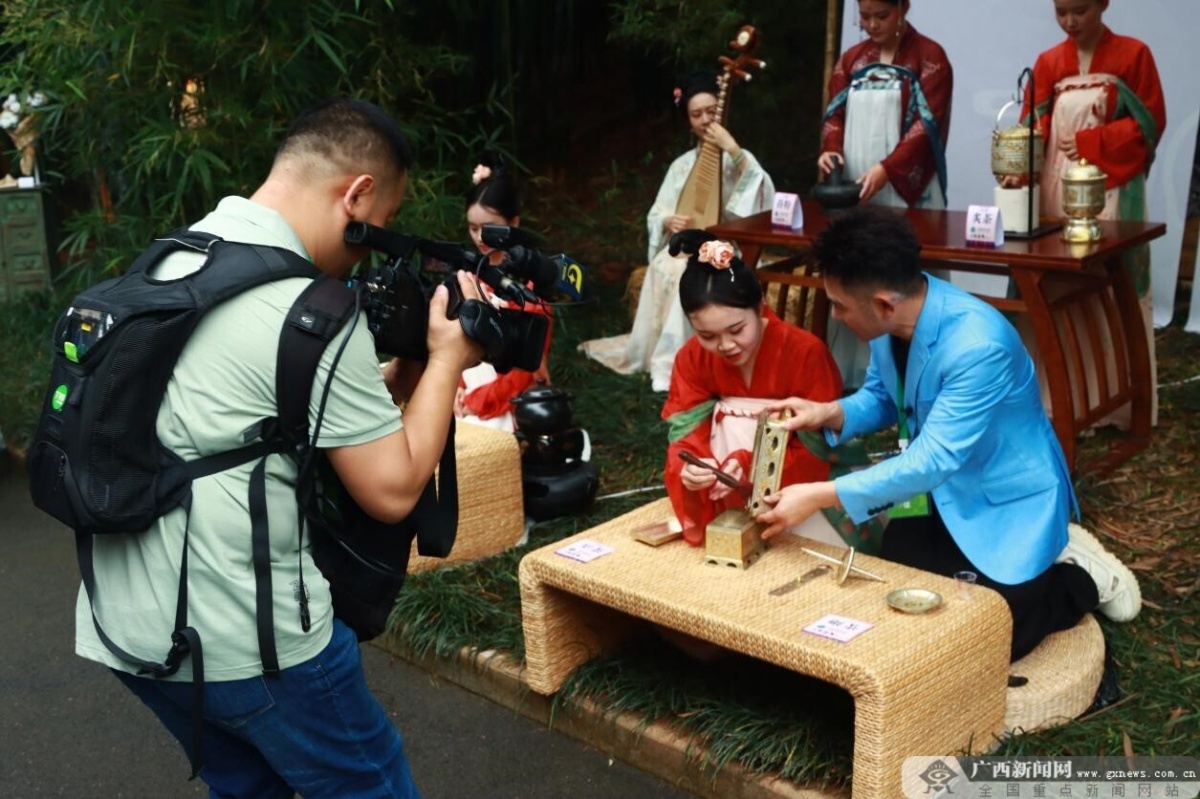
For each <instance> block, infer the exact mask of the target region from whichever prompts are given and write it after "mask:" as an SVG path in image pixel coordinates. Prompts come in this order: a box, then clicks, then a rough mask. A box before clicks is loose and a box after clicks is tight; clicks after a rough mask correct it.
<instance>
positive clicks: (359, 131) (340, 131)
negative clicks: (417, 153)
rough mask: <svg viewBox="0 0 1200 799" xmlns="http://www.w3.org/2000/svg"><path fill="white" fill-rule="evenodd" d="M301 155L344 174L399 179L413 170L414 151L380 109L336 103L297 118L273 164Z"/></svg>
mask: <svg viewBox="0 0 1200 799" xmlns="http://www.w3.org/2000/svg"><path fill="white" fill-rule="evenodd" d="M291 155H298V156H301V155H304V156H310V157H315V158H320V159H324V160H326V161H328V162H331V163H333V164H334V165H335V166H336V167H337V168H339V169H342V170H345V171H346V172H359V171H362V172H380V173H382V174H383V175H386V176H389V177H392V178H394V179H397V180H398V179H399V178H400V177H401V176H403V175H404V174H405V173H406V172H408V170H409V168H410V167H411V166H412V162H413V155H412V148H411V147H409V144H408V139H406V138H405V136H404V132H403V131H402V130H401V129H400V125H399V123H397V122H396V120H395V119H393V118H392V117H391V116H390V115H389V114H388V113H387V112H385V111H384V110H383V109H381V108H380V107H379V106H377V105H374V104H373V103H369V102H367V101H365V100H356V99H353V98H348V97H339V98H333V99H329V100H323V101H322V102H319V103H317V104H316V105H313V106H310V107H309V108H307V109H306V110H304V111H303V112H301V113H300V115H299V116H298V117H296V119H295V120H294V121H293V122H292V124H291V126H290V127H289V128H288V130H287V133H286V134H284V137H283V142H282V143H281V144H280V145H279V149H278V150H277V151H276V153H275V159H276V160H279V159H280V158H282V157H285V156H291Z"/></svg>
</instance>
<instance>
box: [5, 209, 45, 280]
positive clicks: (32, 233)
mask: <svg viewBox="0 0 1200 799" xmlns="http://www.w3.org/2000/svg"><path fill="white" fill-rule="evenodd" d="M49 285H50V252H49V248H48V246H47V244H46V217H45V214H44V213H43V212H42V193H41V191H39V190H37V189H0V302H5V301H7V300H9V299H11V298H13V297H15V296H16V295H17V294H19V293H21V292H22V291H30V290H40V289H43V288H47V287H48V286H49Z"/></svg>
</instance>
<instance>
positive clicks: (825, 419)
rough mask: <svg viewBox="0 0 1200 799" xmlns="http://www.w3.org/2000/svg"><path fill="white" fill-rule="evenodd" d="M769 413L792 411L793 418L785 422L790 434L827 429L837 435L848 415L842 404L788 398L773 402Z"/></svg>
mask: <svg viewBox="0 0 1200 799" xmlns="http://www.w3.org/2000/svg"><path fill="white" fill-rule="evenodd" d="M766 410H767V412H768V413H771V414H781V413H783V412H785V411H790V412H791V414H792V415H791V416H790V417H788V418H786V419H784V420H783V424H784V427H786V428H787V429H788V431H789V432H794V431H796V430H819V429H821V428H822V427H827V428H829V429H830V430H832V431H834V432H835V433H839V432H841V430H842V424H843V423H844V422H845V421H846V415H845V413H844V412H843V410H842V404H841V403H840V402H813V401H812V400H806V399H800V398H799V397H788V398H787V399H785V400H779V401H778V402H773V403H771V404H770V405H768V406H767V408H766Z"/></svg>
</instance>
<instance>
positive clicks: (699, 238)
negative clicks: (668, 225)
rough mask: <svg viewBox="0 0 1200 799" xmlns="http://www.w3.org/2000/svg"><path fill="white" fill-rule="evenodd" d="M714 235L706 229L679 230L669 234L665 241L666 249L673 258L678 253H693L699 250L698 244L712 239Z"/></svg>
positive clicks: (714, 237)
mask: <svg viewBox="0 0 1200 799" xmlns="http://www.w3.org/2000/svg"><path fill="white" fill-rule="evenodd" d="M714 239H716V236H714V235H713V234H711V233H709V232H708V231H707V230H700V229H698V228H692V229H690V230H681V231H679V232H678V233H673V234H671V239H670V241H668V242H667V251H668V252H669V253H671V257H672V258H674V257H676V256H678V255H679V253H681V252H682V253H684V254H686V255H695V254H696V253H698V252H700V245H701V244H704V243H705V242H707V241H713V240H714Z"/></svg>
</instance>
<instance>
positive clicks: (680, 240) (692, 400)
mask: <svg viewBox="0 0 1200 799" xmlns="http://www.w3.org/2000/svg"><path fill="white" fill-rule="evenodd" d="M671 246H672V251H673V252H676V253H677V252H679V251H680V250H681V249H682V250H683V251H685V252H694V254H693V255H692V257H691V258H690V259H689V261H688V264H687V267H686V268H685V269H684V271H683V275H682V277H681V278H680V282H679V301H680V304H681V305H682V306H683V311H684V313H685V314H687V317H688V320H689V321H690V322H691V323H692V327H693V328H694V330H695V335H694V336H693V337H692V338H691V339H689V340H688V341H687V343H685V344H684V345H683V347H682V348H681V349H680V350H679V354H678V355H677V356H676V358H675V368H674V370H673V372H672V374H671V388H670V393H669V394H668V395H667V401H666V404H665V405H664V406H663V410H662V416H663V418H664V419H666V420H667V422H668V424H669V425H670V432H669V437H670V441H671V444H670V446H669V447H668V449H667V463H666V469H665V481H666V486H667V494H668V495H669V496H670V498H671V505H672V507H673V509H674V511H675V515H676V516H677V517H678V518H679V521H680V523H681V524H682V526H683V531H684V537H685V538H686V539H687V541H688V543H690V544H692V545H693V546H699V545H701V544H703V543H704V529H705V526H706V525H707V524H708V523H709V522H710V521H712V520H713V519H714V518H715V517H716V516H717V515H718V514H719V513H721V512H722V511H723V510H726V509H727V508H735V507H741V506H742V505H744V504H745V499H744V498H743V497H742V496H740V495H739V494H738V493H737V492H736V491H734V490H732V489H730V488H729V487H727V486H725V485H723V484H721V483H718V482H717V481H716V478H715V477H714V475H713V473H712V472H711V471H708V470H705V469H702V468H700V467H697V466H693V465H690V464H686V463H684V462H683V460H682V459H680V457H679V452H680V451H683V450H686V451H688V452H691V453H692V454H694V455H696V456H697V457H699V458H700V459H702V460H704V461H705V462H707V463H709V464H712V465H713V466H718V467H720V468H721V469H722V470H724V471H726V472H728V473H730V474H731V475H733V476H734V477H737V478H739V479H748V476H749V473H750V467H751V463H750V459H751V456H752V454H753V449H754V435H755V431H756V429H757V426H758V417H759V415H760V414H761V413H762V411H763V410H764V409H765V408H766V406H767V405H769V404H770V403H771V402H772V401H773V400H777V399H781V398H784V397H788V396H790V395H792V394H793V393H795V392H799V395H800V396H803V397H806V398H808V399H812V400H821V401H828V400H833V399H837V398H839V397H841V396H842V380H841V376H840V375H839V374H838V370H837V365H836V364H835V363H834V362H833V357H832V356H831V355H830V354H829V350H828V349H827V348H826V346H825V344H824V343H822V342H821V340H820V339H819V338H817V337H816V336H814V335H813V334H812V333H809V332H808V331H806V330H803V329H801V328H799V327H796V326H795V325H790V324H788V323H786V322H784V321H782V320H780V319H779V317H777V316H776V315H775V314H774V313H772V312H771V311H770V309H768V308H767V307H766V306H765V305H764V304H763V295H762V287H761V285H760V283H759V281H758V278H757V277H756V276H755V274H754V271H753V270H751V269H749V268H747V267H746V266H745V265H744V264H743V263H742V262H741V261H740V260H739V259H738V258H736V257H734V254H733V253H734V250H733V246H732V245H731V244H729V243H728V242H724V241H715V240H713V239H712V235H711V234H709V233H705V232H703V231H699V230H690V231H683V232H682V233H677V234H675V236H673V237H672V242H671ZM828 474H829V464H828V463H826V462H825V461H823V460H821V459H819V458H817V457H816V456H815V455H813V454H812V453H810V452H809V451H808V450H807V449H806V448H805V447H804V446H803V444H801V443H800V442H799V440H798V439H797V438H795V437H792V438H791V439H790V441H789V444H788V452H787V456H786V459H785V466H784V473H783V482H784V483H791V482H793V481H796V482H808V481H813V480H824V479H826V477H827V475H828ZM833 535H834V536H835V539H834V540H836V533H834V534H833Z"/></svg>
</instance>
